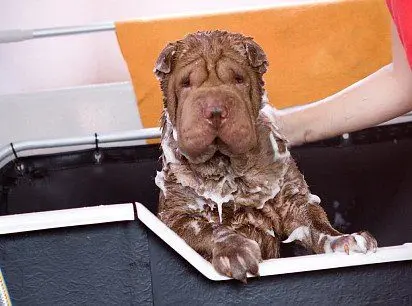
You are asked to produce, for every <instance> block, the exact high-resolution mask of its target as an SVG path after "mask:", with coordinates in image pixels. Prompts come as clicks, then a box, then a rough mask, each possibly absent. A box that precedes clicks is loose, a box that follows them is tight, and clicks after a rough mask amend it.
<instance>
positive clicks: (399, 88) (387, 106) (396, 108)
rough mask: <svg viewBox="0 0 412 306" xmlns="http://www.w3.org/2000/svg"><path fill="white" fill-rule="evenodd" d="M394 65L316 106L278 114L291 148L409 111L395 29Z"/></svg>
mask: <svg viewBox="0 0 412 306" xmlns="http://www.w3.org/2000/svg"><path fill="white" fill-rule="evenodd" d="M392 54H393V63H391V64H389V65H387V66H385V67H383V68H381V69H380V70H378V71H377V72H375V73H373V74H372V75H370V76H368V77H366V78H365V79H363V80H360V81H359V82H357V83H355V84H353V85H351V86H349V87H347V88H345V89H344V90H342V91H340V92H338V93H336V94H334V95H332V96H329V97H327V98H325V99H323V100H320V101H318V102H315V103H312V104H309V105H306V106H302V107H298V108H294V109H285V110H278V111H276V112H277V116H278V118H279V122H280V123H279V124H280V128H281V130H282V132H283V134H284V135H285V136H286V138H287V139H288V140H289V142H290V145H291V146H295V145H300V144H303V143H308V142H313V141H317V140H321V139H326V138H329V137H333V136H336V135H340V134H343V133H347V132H352V131H356V130H360V129H364V128H368V127H371V126H374V125H377V124H379V123H382V122H385V121H388V120H390V119H393V118H395V117H398V116H400V115H402V114H405V113H407V112H409V111H411V110H412V70H411V68H410V66H409V64H408V60H407V58H406V54H405V50H404V48H403V45H402V42H401V41H400V38H399V35H398V32H397V29H396V27H395V25H392Z"/></svg>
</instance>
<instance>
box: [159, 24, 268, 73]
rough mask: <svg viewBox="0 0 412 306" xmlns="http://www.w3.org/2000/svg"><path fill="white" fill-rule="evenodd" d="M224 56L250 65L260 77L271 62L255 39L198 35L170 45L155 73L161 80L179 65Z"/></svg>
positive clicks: (214, 33) (226, 34)
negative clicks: (201, 58)
mask: <svg viewBox="0 0 412 306" xmlns="http://www.w3.org/2000/svg"><path fill="white" fill-rule="evenodd" d="M223 54H225V55H227V56H230V57H231V58H233V59H234V60H238V61H239V62H245V61H246V62H248V63H249V65H250V67H252V68H253V69H254V70H255V71H256V72H257V73H259V74H261V75H263V73H265V72H266V68H267V65H268V61H267V58H266V55H265V53H264V52H263V50H262V48H261V47H260V46H259V45H258V44H257V43H255V42H254V41H253V39H252V38H250V37H246V36H243V35H241V34H238V33H229V32H226V31H207V32H196V33H193V34H189V35H187V36H186V37H185V38H183V39H182V40H179V41H176V42H173V43H169V44H168V45H167V46H166V47H165V48H164V49H163V50H162V52H161V53H160V55H159V57H158V59H157V61H156V64H155V69H154V72H155V74H156V76H157V78H158V79H159V80H163V79H164V78H165V77H166V76H167V74H169V73H170V72H172V71H173V68H174V66H175V64H176V62H177V61H179V62H180V64H183V65H184V63H185V62H187V63H190V62H191V61H194V60H196V59H197V58H199V57H203V58H209V59H212V60H213V59H218V58H219V57H221V56H222V55H223Z"/></svg>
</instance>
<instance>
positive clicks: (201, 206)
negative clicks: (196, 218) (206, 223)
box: [187, 198, 206, 211]
mask: <svg viewBox="0 0 412 306" xmlns="http://www.w3.org/2000/svg"><path fill="white" fill-rule="evenodd" d="M205 204H206V201H205V200H203V199H201V198H196V199H195V202H194V203H188V204H187V206H188V207H189V208H190V209H192V210H200V211H204V210H205Z"/></svg>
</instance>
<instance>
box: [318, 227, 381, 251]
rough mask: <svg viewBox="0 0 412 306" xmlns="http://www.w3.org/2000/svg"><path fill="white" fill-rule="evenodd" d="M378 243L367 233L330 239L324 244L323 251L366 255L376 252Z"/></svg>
mask: <svg viewBox="0 0 412 306" xmlns="http://www.w3.org/2000/svg"><path fill="white" fill-rule="evenodd" d="M377 247H378V243H377V241H376V239H375V238H373V236H372V235H371V234H370V233H368V232H367V231H362V232H358V233H354V234H351V235H342V236H337V237H332V238H330V239H328V240H327V241H326V243H325V251H329V252H345V253H346V254H350V252H358V253H367V252H376V248H377Z"/></svg>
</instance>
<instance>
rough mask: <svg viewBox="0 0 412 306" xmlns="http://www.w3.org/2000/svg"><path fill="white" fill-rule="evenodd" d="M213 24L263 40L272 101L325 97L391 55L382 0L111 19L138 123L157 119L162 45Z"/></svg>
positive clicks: (278, 103) (211, 27) (286, 102)
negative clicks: (157, 69) (157, 65)
mask: <svg viewBox="0 0 412 306" xmlns="http://www.w3.org/2000/svg"><path fill="white" fill-rule="evenodd" d="M405 1H406V0H405ZM408 1H409V0H408ZM217 29H218V30H227V31H233V32H240V33H242V34H244V35H247V36H251V37H253V38H254V39H255V40H256V42H257V43H259V44H260V45H261V46H262V47H263V49H264V50H265V52H266V54H267V57H268V59H269V70H268V72H267V74H266V75H265V81H266V85H265V88H266V90H267V92H268V95H269V100H270V103H271V104H272V105H274V106H275V107H277V108H285V107H290V106H296V105H302V104H305V103H309V102H313V101H316V100H319V99H322V98H325V97H327V96H329V95H331V94H333V93H336V92H337V91H339V90H342V89H343V88H345V87H347V86H349V85H351V84H353V83H355V82H356V81H358V80H360V79H362V78H364V77H366V76H368V75H369V74H371V73H373V72H375V71H376V70H378V69H379V68H381V67H382V66H384V65H386V64H389V63H390V62H391V48H390V14H389V11H388V9H387V7H386V3H385V0H338V1H337V0H333V1H323V2H316V3H310V4H300V5H296V4H289V5H286V6H284V5H283V6H275V7H270V8H261V9H251V10H246V11H241V12H231V13H217V14H207V15H194V16H185V17H170V18H159V19H146V20H145V19H141V20H136V21H128V22H117V23H116V33H117V38H118V41H119V44H120V48H121V51H122V53H123V56H124V59H125V61H126V62H127V65H128V68H129V72H130V76H131V79H132V83H133V86H134V90H135V94H136V98H137V101H138V109H139V113H140V116H141V120H142V123H143V126H144V127H156V126H159V118H160V114H161V111H162V108H163V104H162V98H161V92H160V88H159V84H158V81H157V80H156V78H155V76H154V74H153V67H154V63H155V61H156V58H157V56H158V54H159V53H160V51H161V50H162V49H163V47H165V46H166V44H167V43H168V42H170V41H174V40H178V39H181V38H183V37H184V36H185V35H186V34H188V33H191V32H196V31H200V30H217Z"/></svg>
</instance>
